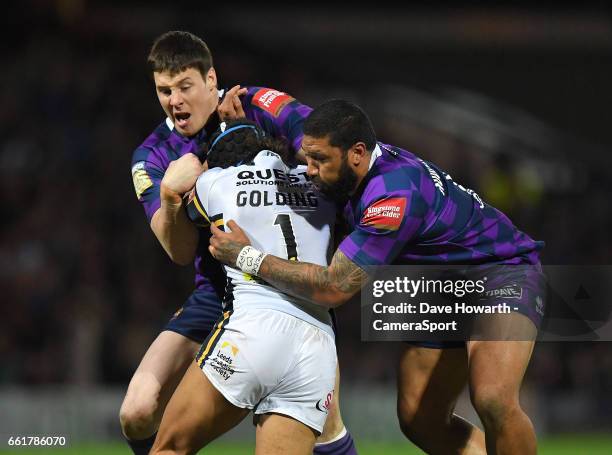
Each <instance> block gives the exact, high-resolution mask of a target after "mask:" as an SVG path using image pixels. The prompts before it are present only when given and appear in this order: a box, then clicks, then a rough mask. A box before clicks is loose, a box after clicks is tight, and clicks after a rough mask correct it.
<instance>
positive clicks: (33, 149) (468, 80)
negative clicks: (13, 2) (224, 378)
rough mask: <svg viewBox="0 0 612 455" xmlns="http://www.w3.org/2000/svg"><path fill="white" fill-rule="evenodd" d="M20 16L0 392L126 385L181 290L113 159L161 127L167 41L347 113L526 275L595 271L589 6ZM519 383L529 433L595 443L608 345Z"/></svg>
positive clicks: (604, 213) (604, 226)
mask: <svg viewBox="0 0 612 455" xmlns="http://www.w3.org/2000/svg"><path fill="white" fill-rule="evenodd" d="M21 4H22V6H20V7H19V10H18V11H13V12H12V13H11V14H10V19H9V25H8V26H7V28H6V29H5V30H4V32H5V33H7V32H8V34H9V35H11V38H13V39H11V40H7V41H5V46H3V48H4V49H3V53H4V55H5V57H4V65H3V69H2V71H0V99H1V100H2V107H1V108H0V186H1V190H0V204H1V207H2V216H1V225H0V226H1V228H0V286H1V289H2V304H1V305H0V321H1V322H0V324H1V330H0V361H1V365H2V367H1V368H0V387H3V386H4V387H14V386H25V387H28V388H35V387H38V386H48V385H50V384H53V385H58V384H60V385H63V384H70V385H78V386H87V387H90V386H97V385H104V386H118V387H127V383H128V381H129V378H130V377H131V375H132V373H133V371H134V369H135V368H136V366H137V365H138V362H139V360H140V358H141V357H142V355H143V354H144V352H145V350H146V348H147V347H148V346H149V344H150V343H151V342H152V340H153V339H154V338H155V336H156V335H157V333H158V331H159V330H160V328H161V327H162V326H163V325H164V324H165V322H166V321H167V319H168V318H169V317H170V315H171V314H172V313H173V312H174V311H175V310H176V309H177V308H178V307H180V305H181V304H182V302H183V301H184V299H185V298H186V297H187V296H188V294H189V293H190V291H191V289H192V286H193V271H192V269H191V268H190V267H184V268H181V267H178V266H176V265H174V264H172V263H171V262H170V260H169V259H168V258H167V257H166V255H165V254H164V252H163V250H162V248H161V247H160V246H159V244H158V243H157V241H156V239H155V238H154V236H153V234H152V232H151V231H150V228H149V226H148V223H147V221H146V218H145V216H144V213H143V210H142V208H141V207H140V205H139V203H138V202H137V199H136V196H135V193H134V189H133V187H132V180H131V176H130V159H131V154H132V151H133V150H134V149H135V148H136V147H137V146H138V145H139V144H140V143H141V142H142V140H143V139H144V138H145V137H146V136H147V135H148V134H149V133H150V132H151V131H152V130H153V129H154V128H155V126H156V125H157V124H158V123H159V122H160V121H161V120H162V119H163V113H162V111H161V108H160V107H159V105H158V103H157V99H156V96H155V93H154V87H153V83H152V80H151V77H150V75H149V74H148V72H147V67H146V55H147V52H148V48H149V46H150V45H151V43H152V41H153V40H154V38H155V37H156V36H158V35H159V34H161V33H163V32H164V31H167V30H170V29H185V30H189V31H192V32H193V33H195V34H197V35H199V36H200V37H202V38H203V39H204V40H205V41H206V42H207V43H208V44H209V46H210V48H211V50H212V52H213V56H214V65H215V68H216V69H217V74H218V76H219V79H220V85H221V87H231V86H232V85H234V84H236V83H240V84H243V85H259V86H264V87H272V88H276V89H279V90H282V91H286V92H288V93H290V94H292V95H293V96H295V97H296V98H298V99H299V100H300V101H302V102H303V103H305V104H309V105H313V106H314V105H317V104H318V103H320V102H321V101H323V100H325V99H328V98H331V97H343V98H348V99H351V100H352V101H355V102H357V103H358V104H360V105H362V106H363V107H364V108H365V109H366V111H367V112H368V113H369V114H370V116H371V118H372V120H373V122H374V126H375V128H376V130H377V133H378V136H379V139H380V140H382V141H384V142H388V143H391V144H395V145H399V146H403V147H404V148H407V149H408V150H411V151H412V152H414V153H416V154H418V155H420V156H422V157H424V158H426V159H429V160H431V161H433V162H435V163H437V164H439V165H440V166H441V167H442V168H443V169H446V170H447V171H448V172H449V173H450V174H451V175H452V176H453V178H454V180H456V181H459V182H461V183H463V184H464V185H465V186H468V187H471V188H473V189H474V190H475V191H477V192H478V193H479V194H480V195H481V196H482V197H483V198H484V199H485V200H487V201H488V202H490V203H492V204H493V205H495V206H497V207H498V208H500V209H502V210H503V211H505V212H506V213H507V214H508V215H509V216H510V218H511V219H512V220H513V221H514V222H515V224H517V225H518V226H519V227H520V228H521V229H523V230H525V231H526V232H527V233H529V234H530V235H531V236H532V237H534V238H536V239H541V240H544V241H546V244H547V246H546V248H545V250H544V252H543V256H542V260H543V262H544V263H545V264H567V265H582V264H583V265H604V264H610V259H611V256H612V240H611V232H612V211H611V209H610V207H611V205H610V200H611V198H612V181H611V180H610V178H609V176H610V169H611V165H612V156H611V153H610V152H611V148H612V132H611V131H612V129H611V128H610V120H609V118H610V115H609V111H610V102H611V101H612V89H611V84H610V81H611V80H612V58H611V57H612V55H611V54H612V53H611V51H612V22H611V20H610V16H608V15H606V14H605V13H604V10H603V8H597V7H596V6H582V7H580V8H574V9H566V10H557V11H554V12H550V11H548V12H546V11H545V10H535V9H529V8H527V7H523V8H514V9H509V8H497V9H484V8H476V7H472V8H470V9H462V8H453V7H452V6H449V7H447V8H440V9H436V10H431V9H391V10H383V9H374V10H365V9H350V10H346V9H341V8H337V9H331V10H317V9H313V8H311V9H306V8H302V9H297V10H293V9H287V10H284V9H274V10H266V9H265V8H263V7H261V6H257V5H252V6H248V7H247V6H241V7H239V8H238V7H237V8H235V9H234V8H233V7H231V6H223V5H221V4H216V5H214V6H210V7H208V8H206V11H205V10H204V6H201V7H200V8H201V9H199V8H196V7H195V6H193V8H192V9H184V8H183V7H175V8H173V7H171V6H170V5H169V4H166V3H161V2H159V3H156V2H140V3H134V4H130V5H129V6H128V5H126V4H121V3H116V4H114V5H113V4H110V5H109V4H106V5H104V4H102V3H98V2H88V1H85V0H63V1H42V0H40V1H25V2H21ZM13 21H14V22H13ZM339 317H340V330H341V331H340V336H339V341H338V345H339V353H340V354H339V355H340V361H341V365H342V369H343V383H344V384H345V385H346V384H348V385H349V386H350V385H351V384H361V385H364V384H365V385H369V384H384V385H389V387H391V386H392V384H393V383H394V381H395V368H394V364H395V359H396V356H397V354H398V353H399V349H401V346H399V345H398V344H396V343H362V342H360V339H359V338H360V326H359V310H358V308H357V307H356V306H355V307H352V308H349V307H344V308H342V309H341V310H340V315H339ZM525 388H526V389H527V390H528V391H530V394H531V395H532V396H538V397H539V399H544V400H545V402H546V403H548V404H549V406H550V408H549V409H547V410H546V411H540V412H548V413H549V414H550V415H549V416H548V419H547V422H548V424H547V425H548V430H549V431H566V430H568V429H570V428H571V429H573V430H580V429H587V428H589V429H590V428H595V429H606V428H607V429H609V428H610V421H611V419H612V343H609V342H592V343H541V344H538V345H537V346H536V349H535V352H534V356H533V360H532V362H531V365H530V368H529V371H528V373H527V379H526V385H525ZM559 403H561V404H559ZM557 405H558V406H557ZM555 406H557V407H555Z"/></svg>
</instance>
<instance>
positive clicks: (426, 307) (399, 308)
mask: <svg viewBox="0 0 612 455" xmlns="http://www.w3.org/2000/svg"><path fill="white" fill-rule="evenodd" d="M372 310H373V311H374V313H378V314H381V313H387V314H510V313H511V312H512V308H510V306H509V305H508V304H507V303H505V302H503V303H498V304H497V305H471V304H467V303H465V302H455V304H454V305H432V304H429V303H425V302H421V303H419V304H418V305H417V304H416V303H405V302H404V303H400V304H399V305H385V304H383V303H380V302H377V303H375V304H374V305H373V306H372Z"/></svg>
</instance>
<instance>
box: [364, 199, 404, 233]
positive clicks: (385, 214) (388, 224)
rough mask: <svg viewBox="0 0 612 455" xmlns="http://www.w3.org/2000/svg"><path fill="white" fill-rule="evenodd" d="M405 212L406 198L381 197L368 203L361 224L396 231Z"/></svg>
mask: <svg viewBox="0 0 612 455" xmlns="http://www.w3.org/2000/svg"><path fill="white" fill-rule="evenodd" d="M405 212H406V198H404V197H394V198H389V199H383V200H381V201H377V202H375V203H374V204H372V205H370V206H369V207H368V208H367V209H366V210H365V213H364V214H363V217H362V218H361V224H362V225H364V226H371V227H373V228H376V229H385V230H388V231H397V230H398V229H399V227H400V224H402V220H403V219H404V213H405Z"/></svg>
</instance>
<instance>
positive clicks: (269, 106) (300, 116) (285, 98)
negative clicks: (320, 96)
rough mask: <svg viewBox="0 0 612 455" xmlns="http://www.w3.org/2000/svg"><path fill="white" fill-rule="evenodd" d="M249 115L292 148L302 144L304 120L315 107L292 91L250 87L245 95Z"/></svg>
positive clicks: (243, 105)
mask: <svg viewBox="0 0 612 455" xmlns="http://www.w3.org/2000/svg"><path fill="white" fill-rule="evenodd" d="M242 107H243V108H244V112H245V114H246V117H247V118H248V119H250V120H253V121H254V122H256V123H257V124H258V125H259V126H261V127H262V128H263V129H264V130H265V131H266V132H267V133H269V134H271V135H272V136H274V137H284V138H285V139H287V141H288V142H289V145H290V146H291V148H292V150H293V152H294V153H295V152H297V151H298V150H299V149H300V147H301V145H302V136H303V131H302V127H303V124H304V120H305V119H306V117H308V115H309V114H310V112H311V111H312V108H311V107H310V106H307V105H305V104H302V103H300V102H299V101H297V100H296V99H295V98H293V97H292V96H291V95H288V94H287V93H284V92H280V91H278V90H274V89H271V88H264V87H249V88H248V91H247V93H246V95H245V96H244V97H243V98H242Z"/></svg>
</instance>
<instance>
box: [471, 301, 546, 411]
mask: <svg viewBox="0 0 612 455" xmlns="http://www.w3.org/2000/svg"><path fill="white" fill-rule="evenodd" d="M505 316H506V317H511V318H513V319H515V321H514V322H513V326H517V325H519V324H522V325H524V326H525V329H521V332H529V331H530V330H531V331H532V332H533V337H530V338H533V339H534V338H535V334H536V329H535V325H534V324H533V322H532V321H530V320H529V318H527V317H526V316H524V315H522V314H519V313H515V314H512V315H505ZM534 344H535V342H534V341H533V340H532V339H531V340H530V339H527V340H522V341H515V340H509V341H488V340H472V341H468V342H467V355H468V364H469V383H470V393H471V395H472V398H473V399H474V398H475V397H477V396H480V397H483V398H485V399H487V398H491V397H492V398H498V399H518V393H519V390H520V387H521V383H522V381H523V377H524V375H525V371H526V370H527V366H528V365H529V360H530V359H531V354H532V352H533V347H534Z"/></svg>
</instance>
